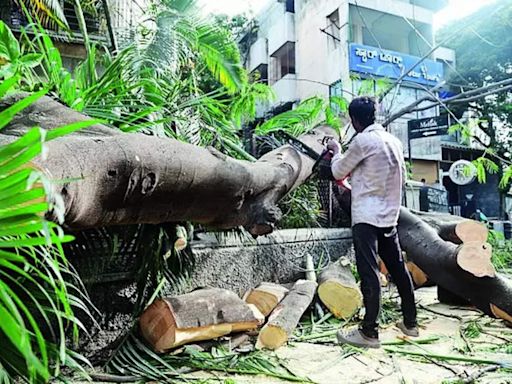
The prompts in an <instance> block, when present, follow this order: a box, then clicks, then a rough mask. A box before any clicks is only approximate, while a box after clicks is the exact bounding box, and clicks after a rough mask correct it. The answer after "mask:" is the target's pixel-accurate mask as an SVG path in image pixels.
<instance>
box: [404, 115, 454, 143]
mask: <svg viewBox="0 0 512 384" xmlns="http://www.w3.org/2000/svg"><path fill="white" fill-rule="evenodd" d="M449 126H450V123H449V121H448V115H443V116H437V117H427V118H425V119H415V120H409V121H408V122H407V130H408V134H409V140H411V139H419V138H420V137H430V136H439V135H447V134H448V128H449Z"/></svg>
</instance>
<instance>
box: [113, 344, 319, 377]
mask: <svg viewBox="0 0 512 384" xmlns="http://www.w3.org/2000/svg"><path fill="white" fill-rule="evenodd" d="M108 368H109V370H110V371H111V372H113V373H116V374H121V375H129V376H135V377H137V378H140V379H145V380H154V381H157V382H163V383H177V382H178V383H179V382H190V380H193V379H194V378H193V376H192V377H191V376H190V375H187V374H186V373H190V372H194V371H219V372H226V373H232V374H240V375H265V376H268V377H273V378H278V379H281V380H286V381H291V382H300V383H308V382H311V381H310V380H308V379H307V378H303V377H299V376H296V375H295V374H293V373H291V372H290V371H289V370H288V369H287V368H286V367H285V366H284V365H283V364H282V362H281V361H280V359H279V358H277V357H276V356H273V355H269V354H267V353H265V352H261V351H258V352H251V353H246V354H240V353H235V352H232V351H228V350H226V349H225V348H223V347H222V346H219V347H213V348H212V350H211V351H210V352H206V351H204V352H201V351H198V350H197V349H194V347H185V348H184V350H183V352H182V353H180V354H177V355H176V354H174V355H169V354H168V355H158V354H156V353H154V352H153V351H152V350H151V349H150V348H149V347H148V346H146V345H145V344H144V342H143V341H141V340H140V339H139V338H137V337H136V336H133V335H132V336H130V337H129V338H127V340H126V341H125V343H124V344H123V346H122V347H121V348H120V349H119V350H118V352H117V353H116V355H115V356H114V357H113V359H112V360H111V361H110V363H109V365H108Z"/></svg>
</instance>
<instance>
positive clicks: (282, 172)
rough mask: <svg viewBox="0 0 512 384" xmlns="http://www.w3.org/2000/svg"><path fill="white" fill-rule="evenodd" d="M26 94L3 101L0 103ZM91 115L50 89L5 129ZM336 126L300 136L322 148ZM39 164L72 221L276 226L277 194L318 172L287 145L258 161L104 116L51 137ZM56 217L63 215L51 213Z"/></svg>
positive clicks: (7, 134)
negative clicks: (120, 125) (105, 120)
mask: <svg viewBox="0 0 512 384" xmlns="http://www.w3.org/2000/svg"><path fill="white" fill-rule="evenodd" d="M22 97H23V95H17V96H11V97H8V98H5V99H4V100H2V101H1V102H0V110H1V109H3V108H6V107H8V106H9V105H12V104H13V103H14V102H15V101H16V100H19V99H20V98H22ZM87 119H88V118H87V117H85V116H83V115H81V114H79V113H77V112H76V111H73V110H71V109H69V108H67V107H65V106H63V105H62V104H59V103H57V102H56V101H54V100H52V99H50V98H49V97H42V98H41V99H39V100H38V101H37V102H35V103H34V104H33V105H31V106H30V107H29V108H27V109H26V110H24V111H23V112H21V113H20V114H19V115H17V116H16V117H15V119H14V120H13V121H12V122H11V124H9V126H8V127H6V129H5V131H2V134H0V144H3V143H7V142H10V141H12V140H14V139H15V138H16V137H18V136H20V135H21V134H23V132H26V131H27V130H28V129H30V128H32V127H33V126H36V125H38V126H40V127H42V128H47V129H52V128H55V127H59V126H62V125H63V124H69V123H72V122H77V121H83V120H87ZM335 135H336V134H335V132H334V130H333V129H331V128H329V127H325V126H324V127H318V128H315V129H314V130H312V131H311V132H310V133H308V134H305V135H302V136H301V137H300V140H302V141H303V142H304V143H305V144H307V145H308V146H310V147H311V148H313V149H314V150H316V151H317V152H318V153H320V152H321V150H322V148H323V145H322V139H323V138H324V137H325V136H335ZM47 148H48V156H47V157H46V159H41V158H38V159H36V165H37V166H38V167H40V168H41V169H42V170H43V171H44V172H46V173H47V174H48V175H49V176H50V178H51V179H52V180H53V181H55V182H56V183H55V184H56V185H57V186H58V188H57V191H56V192H59V193H60V194H61V195H62V198H63V200H64V206H65V225H66V226H67V227H68V228H71V229H85V228H95V227H103V226H110V225H127V224H136V223H149V224H157V223H165V222H181V221H193V222H197V223H201V224H205V225H208V226H212V227H216V228H220V229H227V228H234V227H238V226H244V227H245V228H246V229H247V230H248V231H249V232H250V233H251V234H253V235H263V234H266V233H269V232H271V231H272V230H273V228H274V223H275V222H276V221H278V220H279V219H280V217H281V212H280V210H279V208H278V207H277V202H278V200H279V199H281V198H282V197H283V196H284V195H285V194H286V193H288V192H289V191H291V190H293V189H294V188H295V187H297V186H298V185H300V184H302V183H303V182H304V181H305V180H306V179H307V177H308V176H309V175H310V174H311V171H312V166H313V164H314V160H313V159H311V158H309V157H307V156H306V155H304V154H302V153H300V152H299V151H297V150H296V149H294V148H293V147H291V146H288V145H286V146H283V147H281V148H278V149H276V150H274V151H271V152H269V153H267V154H266V155H264V156H263V157H262V158H261V159H259V160H258V161H257V162H253V163H251V162H247V161H240V160H235V159H232V158H230V157H227V156H225V155H223V154H222V153H220V152H219V151H217V150H215V149H213V148H210V149H205V148H200V147H197V146H194V145H190V144H186V143H183V142H180V141H177V140H172V139H168V138H160V137H155V136H148V135H144V134H136V133H135V134H127V133H126V134H125V133H121V132H119V131H117V130H115V129H112V128H109V127H106V126H103V125H100V124H97V125H94V126H92V127H90V128H87V129H84V130H83V131H79V132H78V133H75V134H72V135H69V136H65V137H63V138H59V139H56V140H53V141H50V142H48V143H47ZM50 218H52V219H55V217H52V216H51V215H50Z"/></svg>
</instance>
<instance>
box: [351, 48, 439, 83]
mask: <svg viewBox="0 0 512 384" xmlns="http://www.w3.org/2000/svg"><path fill="white" fill-rule="evenodd" d="M420 60H421V58H420V57H416V56H411V55H406V54H404V53H399V52H394V51H388V50H386V49H380V48H375V47H371V46H369V45H362V44H354V43H352V44H350V60H349V68H350V70H351V71H353V72H359V73H365V74H369V75H376V76H381V77H387V78H390V79H398V78H399V77H400V76H402V74H403V73H405V71H407V70H409V69H410V68H412V67H413V66H414V65H415V64H416V63H417V62H418V61H420ZM443 75H444V73H443V65H442V64H441V63H438V62H437V61H434V60H430V59H425V60H423V61H422V62H421V63H420V64H418V65H417V66H416V67H415V68H414V69H413V70H411V71H410V72H409V73H408V74H407V76H405V77H404V81H410V82H413V83H418V84H425V85H435V84H437V83H439V82H440V81H441V80H442V79H443Z"/></svg>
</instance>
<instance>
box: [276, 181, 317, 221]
mask: <svg viewBox="0 0 512 384" xmlns="http://www.w3.org/2000/svg"><path fill="white" fill-rule="evenodd" d="M279 208H280V209H281V211H282V212H283V218H282V219H281V221H280V222H279V228H283V229H285V228H312V227H319V226H320V224H319V223H318V220H319V219H320V215H321V211H320V209H321V205H320V200H319V195H318V189H317V187H316V185H315V184H314V183H311V182H310V183H305V184H302V185H300V186H299V187H297V188H296V189H295V190H293V191H292V192H291V193H289V194H288V195H287V196H286V197H285V198H284V199H283V200H281V202H280V203H279Z"/></svg>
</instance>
